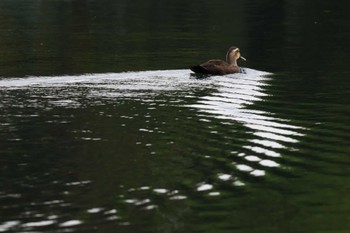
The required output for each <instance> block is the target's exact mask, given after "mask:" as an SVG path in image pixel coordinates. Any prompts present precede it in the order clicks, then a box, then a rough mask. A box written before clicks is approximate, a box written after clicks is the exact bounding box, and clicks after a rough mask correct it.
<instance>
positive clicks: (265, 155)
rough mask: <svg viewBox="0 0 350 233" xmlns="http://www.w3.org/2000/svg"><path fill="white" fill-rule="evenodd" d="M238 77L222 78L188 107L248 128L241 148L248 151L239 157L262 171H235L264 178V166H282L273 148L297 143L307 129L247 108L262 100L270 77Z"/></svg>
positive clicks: (246, 168) (240, 167)
mask: <svg viewBox="0 0 350 233" xmlns="http://www.w3.org/2000/svg"><path fill="white" fill-rule="evenodd" d="M238 76H239V77H237V78H231V77H224V78H221V80H220V81H219V82H218V84H217V86H216V90H215V92H214V93H211V94H210V96H203V97H201V98H200V100H199V101H198V103H196V104H193V105H189V107H193V108H197V109H199V110H200V111H204V112H207V113H210V114H213V115H214V116H215V117H217V118H219V119H229V120H233V121H236V122H240V123H242V124H243V125H244V126H245V127H247V128H249V129H251V134H252V135H253V136H254V138H252V139H249V140H248V141H247V145H244V146H243V148H245V149H247V150H248V151H250V152H247V153H240V154H239V156H241V157H244V158H245V159H246V160H248V161H253V162H258V163H259V164H260V165H261V166H262V168H261V169H253V168H252V167H250V166H248V165H245V164H236V168H237V169H238V170H240V171H244V172H247V173H249V174H250V175H253V176H263V175H265V174H266V173H265V171H264V169H263V167H279V166H281V165H280V164H279V163H278V162H277V161H274V158H278V157H281V154H280V153H279V152H278V151H276V150H275V149H286V148H288V147H291V146H292V145H290V143H297V142H298V138H299V137H302V136H303V135H304V133H303V132H304V131H305V130H306V129H305V128H304V127H301V126H296V125H292V124H289V123H288V119H280V118H275V117H274V116H273V113H271V112H264V111H260V110H259V111H258V110H255V109H251V108H250V107H249V106H251V105H253V104H254V103H257V102H259V101H264V100H263V98H264V97H266V96H267V94H266V93H265V92H264V87H265V86H266V85H267V84H266V81H267V80H269V78H270V77H269V74H268V73H264V72H259V71H255V70H247V74H245V75H238ZM240 184H242V183H240Z"/></svg>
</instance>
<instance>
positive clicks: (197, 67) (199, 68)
mask: <svg viewBox="0 0 350 233" xmlns="http://www.w3.org/2000/svg"><path fill="white" fill-rule="evenodd" d="M189 68H190V70H192V71H193V72H195V73H196V74H210V73H209V71H208V70H207V69H205V68H204V67H203V66H201V65H195V66H190V67H189Z"/></svg>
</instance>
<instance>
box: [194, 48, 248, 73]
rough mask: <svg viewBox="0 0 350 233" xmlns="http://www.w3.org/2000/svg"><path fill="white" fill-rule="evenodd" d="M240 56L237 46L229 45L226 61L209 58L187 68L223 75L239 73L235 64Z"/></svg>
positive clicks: (197, 71)
mask: <svg viewBox="0 0 350 233" xmlns="http://www.w3.org/2000/svg"><path fill="white" fill-rule="evenodd" d="M239 58H242V59H244V60H245V58H243V57H241V53H240V51H239V48H237V47H231V48H229V50H228V51H227V54H226V61H223V60H209V61H207V62H205V63H202V64H200V65H195V66H190V67H189V68H190V69H191V70H192V71H193V72H195V73H197V74H207V75H225V74H234V73H240V70H241V69H240V68H239V66H238V65H237V60H238V59H239Z"/></svg>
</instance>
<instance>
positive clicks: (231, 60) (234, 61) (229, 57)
mask: <svg viewBox="0 0 350 233" xmlns="http://www.w3.org/2000/svg"><path fill="white" fill-rule="evenodd" d="M226 62H227V63H228V64H229V65H232V66H237V59H235V57H234V56H233V55H232V54H227V55H226Z"/></svg>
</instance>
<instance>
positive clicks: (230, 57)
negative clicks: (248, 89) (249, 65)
mask: <svg viewBox="0 0 350 233" xmlns="http://www.w3.org/2000/svg"><path fill="white" fill-rule="evenodd" d="M240 58H241V59H242V60H244V61H246V59H245V58H244V57H242V56H241V51H240V50H239V48H237V47H235V46H233V47H231V48H229V49H228V51H227V54H226V61H227V62H228V63H229V64H232V63H233V64H236V63H237V60H238V59H240Z"/></svg>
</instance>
